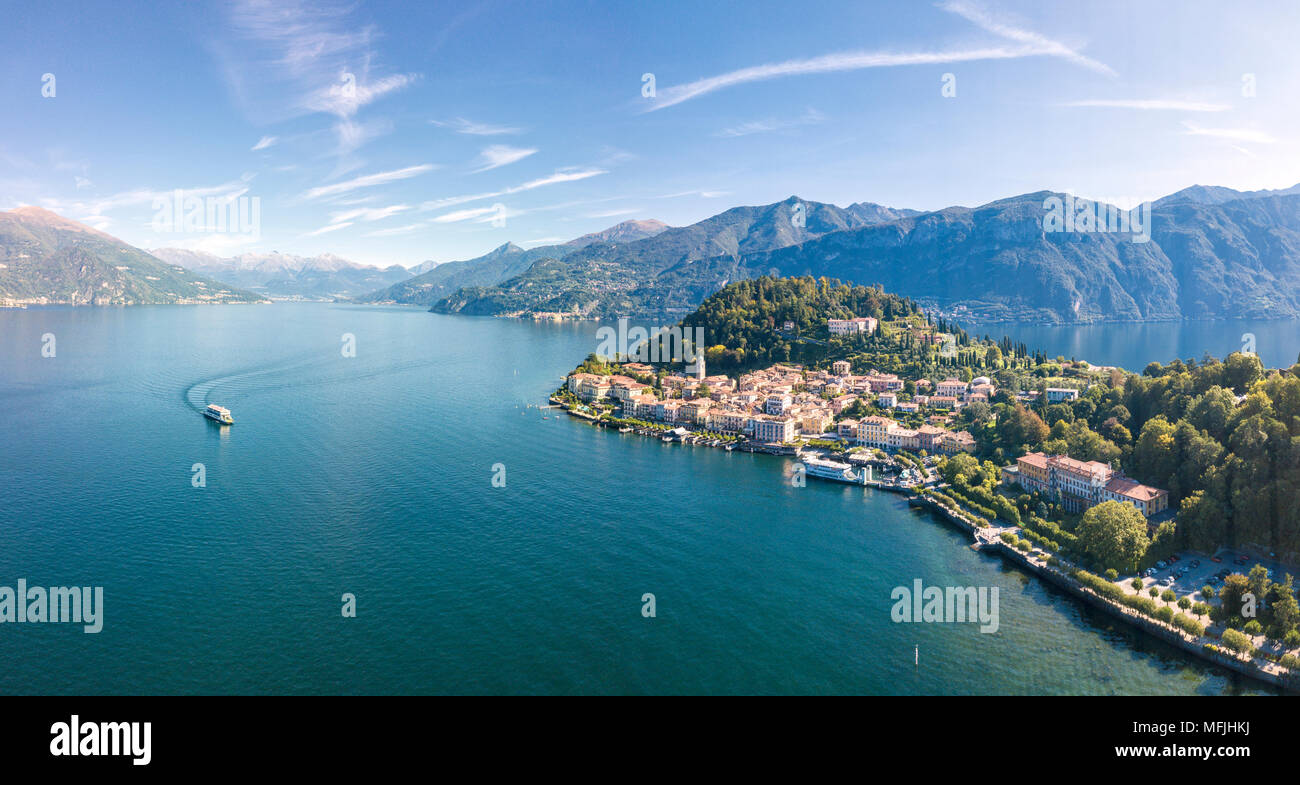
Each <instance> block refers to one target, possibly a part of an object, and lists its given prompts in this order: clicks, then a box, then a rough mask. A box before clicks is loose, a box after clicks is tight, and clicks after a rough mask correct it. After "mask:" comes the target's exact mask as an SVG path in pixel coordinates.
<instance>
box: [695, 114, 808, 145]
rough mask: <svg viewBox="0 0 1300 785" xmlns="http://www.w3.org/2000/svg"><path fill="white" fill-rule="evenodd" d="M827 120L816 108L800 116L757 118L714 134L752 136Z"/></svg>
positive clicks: (726, 136)
mask: <svg viewBox="0 0 1300 785" xmlns="http://www.w3.org/2000/svg"><path fill="white" fill-rule="evenodd" d="M825 121H826V117H825V116H824V115H823V114H822V113H821V112H818V111H817V110H816V109H809V110H808V111H806V112H804V113H803V114H802V115H800V116H799V117H795V118H787V119H768V120H755V121H753V122H749V123H741V124H740V125H737V126H732V127H731V128H724V129H722V130H721V131H718V132H716V133H715V134H713V135H714V136H719V137H723V138H733V137H737V136H750V135H752V134H766V133H771V132H773V131H784V130H786V129H789V128H798V127H800V126H804V125H819V124H821V123H823V122H825Z"/></svg>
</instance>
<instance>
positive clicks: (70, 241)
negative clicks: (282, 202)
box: [0, 207, 263, 305]
mask: <svg viewBox="0 0 1300 785" xmlns="http://www.w3.org/2000/svg"><path fill="white" fill-rule="evenodd" d="M261 299H263V298H262V297H261V296H260V295H257V294H254V293H252V292H247V291H243V290H241V289H239V288H237V287H233V286H230V285H228V284H226V283H221V282H218V281H216V280H213V279H211V278H206V277H203V276H201V275H196V274H195V273H193V272H191V271H189V270H186V269H184V268H183V267H180V266H177V265H175V264H170V263H168V262H165V261H163V260H161V259H158V258H155V257H154V256H151V255H149V254H147V253H145V252H144V251H142V250H140V249H139V248H135V247H133V246H130V245H127V244H126V243H124V242H122V241H121V240H118V239H117V238H115V237H112V236H110V235H107V234H105V233H103V232H101V231H98V230H96V229H92V228H91V227H89V226H86V225H85V224H81V223H77V222H76V221H71V220H68V219H67V218H63V217H61V216H59V215H57V214H55V213H52V212H50V211H49V210H45V209H42V208H40V207H20V208H18V209H16V210H10V211H8V212H0V303H3V304H6V305H147V304H160V303H236V302H257V301H259V300H261Z"/></svg>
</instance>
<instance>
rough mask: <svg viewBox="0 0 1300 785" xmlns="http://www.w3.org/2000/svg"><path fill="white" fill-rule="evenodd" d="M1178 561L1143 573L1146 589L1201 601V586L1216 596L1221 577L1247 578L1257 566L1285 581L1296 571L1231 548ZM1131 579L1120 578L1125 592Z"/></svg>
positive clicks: (1187, 554)
mask: <svg viewBox="0 0 1300 785" xmlns="http://www.w3.org/2000/svg"><path fill="white" fill-rule="evenodd" d="M1175 559H1176V561H1172V562H1167V563H1164V566H1163V567H1161V566H1156V567H1153V568H1151V570H1148V571H1146V572H1145V573H1143V575H1142V584H1143V585H1142V588H1143V590H1144V591H1145V590H1146V589H1148V588H1150V587H1151V586H1155V587H1157V588H1158V589H1160V591H1161V592H1163V591H1164V590H1165V589H1173V591H1174V593H1175V594H1177V595H1178V596H1179V597H1191V599H1192V601H1193V602H1200V601H1202V598H1201V596H1200V591H1201V587H1202V586H1205V585H1206V584H1209V585H1210V586H1213V587H1214V590H1215V592H1216V593H1217V592H1218V590H1219V589H1220V588H1221V587H1222V586H1223V579H1222V577H1220V576H1227V575H1231V574H1233V573H1241V574H1242V575H1246V574H1248V573H1249V572H1250V570H1251V568H1252V567H1254V566H1255V565H1256V564H1262V565H1264V567H1265V568H1267V569H1269V570H1271V571H1272V578H1273V580H1277V581H1280V580H1282V579H1283V577H1284V576H1285V575H1286V574H1287V572H1291V573H1292V574H1295V572H1296V571H1295V568H1294V567H1287V566H1286V565H1284V564H1282V563H1281V562H1279V561H1277V560H1276V559H1269V558H1267V557H1259V556H1256V555H1254V554H1249V553H1247V552H1245V551H1240V550H1233V549H1229V548H1223V549H1220V550H1218V551H1216V552H1215V553H1213V554H1210V555H1206V554H1204V553H1197V552H1195V551H1186V552H1184V553H1181V554H1178V555H1177V556H1176V557H1175ZM1216 560H1217V561H1216ZM1170 579H1172V580H1170ZM1131 580H1132V579H1131V578H1129V579H1121V580H1119V581H1118V583H1120V584H1121V585H1123V586H1124V588H1125V589H1126V590H1131V587H1130V586H1129V585H1128V584H1129V582H1130V581H1131Z"/></svg>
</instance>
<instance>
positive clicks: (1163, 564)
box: [1156, 561, 1169, 570]
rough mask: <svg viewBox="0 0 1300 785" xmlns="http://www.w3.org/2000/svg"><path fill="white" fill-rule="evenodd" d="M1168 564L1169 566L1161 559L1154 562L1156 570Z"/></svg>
mask: <svg viewBox="0 0 1300 785" xmlns="http://www.w3.org/2000/svg"><path fill="white" fill-rule="evenodd" d="M1168 566H1169V565H1168V564H1166V563H1165V562H1163V561H1158V562H1156V569H1158V570H1163V569H1164V568H1166V567H1168Z"/></svg>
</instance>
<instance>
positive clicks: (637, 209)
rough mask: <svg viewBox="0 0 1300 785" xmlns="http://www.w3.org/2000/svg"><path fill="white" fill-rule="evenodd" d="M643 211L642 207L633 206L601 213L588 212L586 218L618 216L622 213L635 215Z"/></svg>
mask: <svg viewBox="0 0 1300 785" xmlns="http://www.w3.org/2000/svg"><path fill="white" fill-rule="evenodd" d="M639 212H641V208H640V207H633V208H631V209H628V210H606V211H604V212H599V213H587V214H586V215H584V216H583V217H584V218H617V217H618V216H620V215H635V214H636V213H639Z"/></svg>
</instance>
